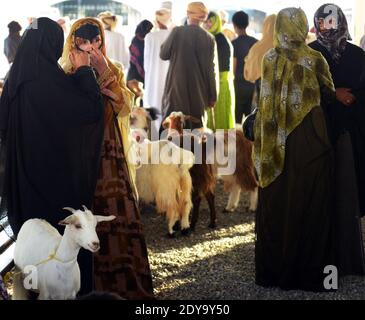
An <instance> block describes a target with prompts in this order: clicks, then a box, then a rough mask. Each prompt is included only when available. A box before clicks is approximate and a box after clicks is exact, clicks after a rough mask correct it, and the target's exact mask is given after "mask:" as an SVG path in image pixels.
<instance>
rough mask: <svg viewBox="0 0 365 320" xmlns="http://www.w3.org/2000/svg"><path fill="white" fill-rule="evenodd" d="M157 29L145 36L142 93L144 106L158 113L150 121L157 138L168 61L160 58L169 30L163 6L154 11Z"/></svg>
mask: <svg viewBox="0 0 365 320" xmlns="http://www.w3.org/2000/svg"><path fill="white" fill-rule="evenodd" d="M156 24H157V27H158V29H157V30H156V31H154V32H151V33H149V34H148V35H147V36H146V38H145V48H144V69H145V89H144V95H143V101H144V106H146V107H153V108H156V109H157V110H158V111H159V112H160V115H158V119H157V120H155V121H152V128H151V130H152V139H154V140H157V139H158V132H159V129H160V126H161V121H162V110H161V109H162V96H163V92H164V89H165V83H166V76H167V72H168V70H169V64H170V63H169V61H163V60H162V59H161V58H160V49H161V45H162V44H163V43H164V42H165V40H166V39H167V37H168V36H169V34H170V32H171V28H170V27H171V24H172V23H171V11H170V10H169V9H166V8H163V9H160V10H158V11H156Z"/></svg>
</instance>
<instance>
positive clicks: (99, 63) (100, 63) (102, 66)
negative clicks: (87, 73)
mask: <svg viewBox="0 0 365 320" xmlns="http://www.w3.org/2000/svg"><path fill="white" fill-rule="evenodd" d="M90 63H91V66H92V67H93V68H94V69H95V70H96V71H97V72H98V74H99V76H101V75H102V74H103V73H104V72H105V70H106V69H107V68H108V62H107V60H106V59H105V57H104V55H103V53H102V52H101V50H100V49H94V48H93V49H92V50H91V51H90Z"/></svg>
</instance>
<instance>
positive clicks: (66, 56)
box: [60, 18, 106, 73]
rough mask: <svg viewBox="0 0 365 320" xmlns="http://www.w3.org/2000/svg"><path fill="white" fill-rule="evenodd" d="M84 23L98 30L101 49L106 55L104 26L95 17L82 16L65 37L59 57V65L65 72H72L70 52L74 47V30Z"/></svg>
mask: <svg viewBox="0 0 365 320" xmlns="http://www.w3.org/2000/svg"><path fill="white" fill-rule="evenodd" d="M86 24H91V25H95V26H96V27H98V28H99V30H100V36H101V40H102V47H101V51H102V53H103V54H104V56H106V49H105V34H104V27H103V24H102V23H101V22H100V21H99V20H98V19H95V18H83V19H79V20H77V21H76V22H75V23H74V24H73V25H72V27H71V30H70V33H69V35H68V37H67V39H66V42H65V45H64V47H63V54H62V57H61V59H60V65H61V67H62V68H63V70H65V72H66V73H72V71H73V70H72V64H71V61H70V52H71V51H72V50H73V49H75V48H76V45H75V32H76V30H78V29H79V28H80V27H81V26H84V25H86Z"/></svg>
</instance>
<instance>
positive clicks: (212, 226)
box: [208, 222, 217, 229]
mask: <svg viewBox="0 0 365 320" xmlns="http://www.w3.org/2000/svg"><path fill="white" fill-rule="evenodd" d="M208 227H209V228H211V229H215V228H216V227H217V224H216V223H215V222H213V223H210V224H209V226H208Z"/></svg>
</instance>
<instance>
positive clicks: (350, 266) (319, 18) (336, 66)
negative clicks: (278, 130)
mask: <svg viewBox="0 0 365 320" xmlns="http://www.w3.org/2000/svg"><path fill="white" fill-rule="evenodd" d="M314 23H315V27H316V35H317V41H315V42H313V43H311V44H310V45H309V46H310V47H311V48H313V49H314V50H317V51H319V52H321V53H322V55H323V56H324V58H325V59H326V60H327V63H328V65H329V67H330V72H331V74H332V78H333V82H334V85H335V88H336V99H334V100H333V101H332V103H331V104H330V106H329V107H328V108H327V114H328V125H329V130H330V136H331V140H332V143H333V146H334V151H335V179H336V180H335V184H334V185H335V190H334V205H335V211H334V213H335V215H336V220H335V233H336V236H335V241H336V248H337V250H336V251H337V262H336V263H337V265H338V266H339V269H340V273H341V274H345V275H346V274H354V273H356V274H364V266H363V264H364V263H363V261H364V256H363V255H364V254H363V246H362V239H361V234H362V232H361V225H360V217H361V216H364V215H365V126H364V123H365V52H364V51H363V50H362V49H361V48H359V47H357V46H355V45H353V44H351V43H349V42H348V40H351V37H350V33H349V31H348V25H347V20H346V16H345V15H344V13H343V12H342V10H341V8H340V7H338V6H336V5H334V4H324V5H322V6H321V7H320V8H319V9H318V10H317V12H316V14H315V17H314ZM356 257H357V258H356ZM354 258H356V259H355V260H354ZM354 261H357V263H354ZM361 261H362V263H360V262H361Z"/></svg>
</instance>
